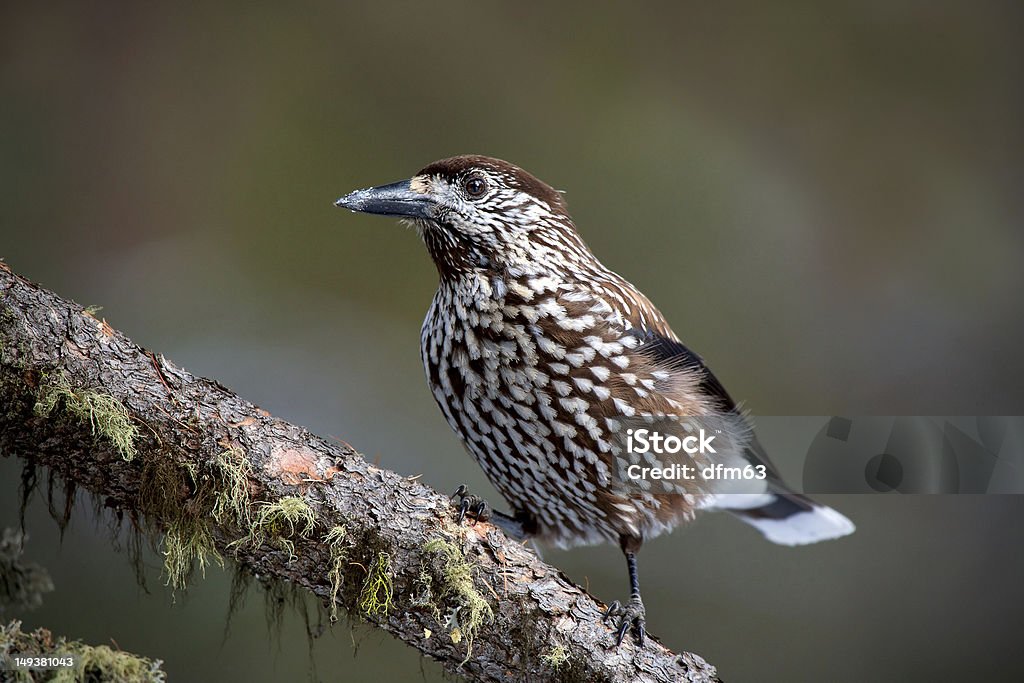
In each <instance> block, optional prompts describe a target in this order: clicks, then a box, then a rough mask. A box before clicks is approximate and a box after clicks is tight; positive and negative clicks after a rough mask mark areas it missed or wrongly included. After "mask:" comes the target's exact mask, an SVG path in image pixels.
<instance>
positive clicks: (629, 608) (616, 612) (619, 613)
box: [604, 595, 647, 647]
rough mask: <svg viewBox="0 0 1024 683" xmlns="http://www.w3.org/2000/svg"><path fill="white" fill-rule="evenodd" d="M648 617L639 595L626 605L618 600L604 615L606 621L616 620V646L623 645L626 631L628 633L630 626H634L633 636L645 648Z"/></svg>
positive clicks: (609, 606)
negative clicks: (645, 626) (645, 627)
mask: <svg viewBox="0 0 1024 683" xmlns="http://www.w3.org/2000/svg"><path fill="white" fill-rule="evenodd" d="M646 616H647V610H646V609H644V602H643V600H641V599H640V596H639V595H634V596H633V597H632V598H630V600H629V602H627V603H626V604H625V605H623V604H622V603H621V602H619V601H618V600H616V601H615V602H613V603H612V604H610V605H608V609H607V610H605V613H604V620H605V621H609V620H612V619H615V620H616V621H615V628H616V637H615V644H616V645H622V640H623V638H625V637H626V631H628V630H629V628H630V626H632V627H633V636H634V637H635V638H636V643H637V645H639V646H640V647H643V646H644V636H645V635H646V631H645V629H644V624H645V623H646V620H645V617H646Z"/></svg>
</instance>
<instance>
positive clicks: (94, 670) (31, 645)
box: [0, 621, 166, 683]
mask: <svg viewBox="0 0 1024 683" xmlns="http://www.w3.org/2000/svg"><path fill="white" fill-rule="evenodd" d="M16 654H17V655H22V656H32V657H38V656H54V657H59V656H62V655H74V656H75V666H73V667H69V668H62V669H56V670H54V671H52V672H46V673H43V672H39V673H38V674H37V676H33V674H32V673H30V672H29V671H27V670H12V671H11V672H9V673H5V674H3V675H0V678H2V680H4V681H6V680H8V676H9V677H10V680H13V681H17V682H18V683H22V681H24V682H26V683H30V682H31V681H34V680H46V681H49V682H51V683H79V682H81V681H90V682H92V681H95V683H107V682H109V683H163V681H165V680H166V674H165V673H164V671H163V670H162V669H161V667H162V665H163V664H162V662H160V661H159V660H151V659H147V658H146V657H141V656H139V655H133V654H131V653H128V652H121V651H118V650H114V649H112V648H110V647H108V646H106V645H98V646H95V647H94V646H90V645H86V644H84V643H82V642H81V641H77V640H73V641H68V640H65V639H64V638H54V637H53V635H51V634H50V632H49V631H47V630H46V629H36V630H35V631H32V632H31V633H24V632H22V631H21V622H18V621H12V622H11V623H10V624H8V625H6V626H2V625H0V667H2V666H3V664H2V663H3V661H4V660H5V659H7V658H10V657H12V656H13V655H16Z"/></svg>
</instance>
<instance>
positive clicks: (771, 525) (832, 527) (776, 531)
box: [718, 493, 856, 545]
mask: <svg viewBox="0 0 1024 683" xmlns="http://www.w3.org/2000/svg"><path fill="white" fill-rule="evenodd" d="M769 495H770V497H771V501H769V502H767V503H765V504H764V505H759V506H758V507H750V508H748V507H743V508H738V507H732V508H730V507H729V506H728V504H727V503H726V504H722V502H724V501H720V502H719V505H718V507H719V508H724V509H726V510H728V511H729V512H731V513H733V514H734V515H736V516H737V517H739V518H740V519H741V520H743V521H744V522H746V523H747V524H749V525H750V526H752V527H754V528H755V529H757V530H758V531H760V532H761V533H762V534H764V537H765V538H767V539H768V540H769V541H771V542H772V543H778V544H779V545H807V544H808V543H817V542H818V541H828V540H831V539H833V538H840V537H842V536H846V535H847V534H852V533H853V531H854V529H855V528H856V527H854V525H853V522H851V521H850V520H849V519H847V518H846V517H844V516H843V515H841V514H840V513H838V512H836V511H835V510H833V509H832V508H830V507H828V506H826V505H820V504H818V503H815V502H814V501H813V500H811V499H810V498H807V497H806V496H801V495H799V494H796V493H773V494H769Z"/></svg>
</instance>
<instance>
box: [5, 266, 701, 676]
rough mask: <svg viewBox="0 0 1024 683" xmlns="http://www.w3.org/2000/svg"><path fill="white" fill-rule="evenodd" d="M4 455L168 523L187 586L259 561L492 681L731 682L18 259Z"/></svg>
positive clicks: (442, 500)
mask: <svg viewBox="0 0 1024 683" xmlns="http://www.w3.org/2000/svg"><path fill="white" fill-rule="evenodd" d="M0 345H2V346H0V398H2V403H0V452H2V453H3V454H4V455H10V454H15V455H18V456H20V457H22V458H25V459H26V460H28V461H30V462H32V463H38V464H42V465H45V466H47V467H50V468H52V470H53V471H56V472H57V473H59V474H60V475H61V476H62V477H63V478H64V479H65V480H67V481H69V482H72V483H73V484H75V485H78V486H82V487H84V488H86V489H88V490H89V491H91V492H92V493H93V494H95V495H96V496H98V497H100V498H101V499H102V500H103V501H104V504H105V505H106V506H108V507H110V508H113V509H114V510H115V511H116V512H117V513H118V514H124V515H127V516H128V517H129V518H130V519H132V520H136V521H138V523H139V524H142V525H143V526H144V528H145V529H147V530H148V531H150V532H152V533H159V532H163V534H164V540H163V544H164V552H165V553H166V554H167V557H168V563H167V567H166V568H165V570H166V572H167V575H168V577H169V578H170V580H171V581H172V583H173V584H175V585H182V586H183V585H184V582H185V581H186V579H187V578H188V575H189V573H190V571H191V568H192V566H193V565H194V564H197V563H198V564H199V565H200V566H202V565H203V563H205V562H209V561H217V560H218V559H219V558H220V557H221V556H222V555H231V556H233V557H235V558H236V559H237V561H238V562H239V563H241V564H242V565H243V566H244V567H246V568H248V569H249V570H251V571H253V572H255V573H258V574H260V575H270V576H273V577H276V578H279V579H282V580H284V581H288V582H291V583H293V584H295V585H299V586H302V587H305V588H307V589H309V590H311V591H312V592H313V593H315V594H316V595H317V596H318V597H319V598H320V599H321V600H322V601H324V603H325V605H327V606H328V608H329V609H331V610H332V612H334V611H335V610H336V607H335V605H336V604H340V605H341V606H342V607H344V608H345V609H347V610H348V611H349V613H350V614H352V615H358V616H360V617H362V618H364V619H365V620H366V621H369V622H371V623H373V624H375V625H377V626H379V627H380V628H382V629H384V630H385V631H387V632H389V633H391V634H392V635H394V636H395V637H396V638H400V639H401V640H403V641H404V642H406V643H408V644H409V645H410V646H412V647H415V648H416V649H418V650H420V651H421V652H422V653H424V654H426V655H429V656H430V657H433V658H434V659H436V660H438V661H440V662H441V663H442V664H443V665H444V667H445V668H446V669H448V670H450V671H453V672H456V673H458V674H460V675H462V676H464V677H466V678H468V679H471V680H479V681H508V680H526V679H529V680H531V681H556V680H586V681H680V680H686V681H716V680H718V679H717V677H716V673H715V669H714V667H712V666H710V665H708V664H707V663H705V662H704V660H703V659H701V658H700V657H698V656H696V655H692V654H683V655H681V656H680V655H677V654H675V653H673V652H671V651H670V650H668V649H667V648H665V647H664V646H662V645H661V644H660V643H658V642H657V641H656V640H655V639H653V638H649V639H648V641H647V645H646V646H645V647H644V648H643V649H642V650H640V649H638V648H637V647H636V645H635V644H634V643H633V642H631V640H630V639H627V640H626V642H624V643H623V644H622V646H620V647H616V646H615V645H614V638H613V635H612V633H611V631H610V629H609V628H608V627H607V626H605V625H604V624H602V622H601V615H602V610H603V605H601V604H600V603H598V602H597V601H595V600H594V599H593V598H592V597H591V596H590V595H588V594H587V593H586V592H584V591H583V590H582V589H580V588H579V587H578V586H576V585H574V584H573V583H571V582H570V581H569V580H568V579H567V578H566V577H565V576H564V575H563V574H562V573H561V572H559V571H558V570H557V569H554V568H553V567H550V566H548V565H546V564H544V563H543V562H541V561H540V560H539V559H538V558H537V557H536V555H535V554H534V553H533V552H531V551H530V550H528V549H526V548H524V547H522V546H521V545H519V544H517V543H515V542H513V541H510V540H509V539H507V538H506V537H505V536H504V535H503V534H502V533H501V532H500V531H499V530H498V529H496V528H495V527H493V526H491V525H489V524H486V523H483V522H481V523H477V524H476V525H473V526H470V525H469V523H466V524H465V525H463V526H461V527H460V526H458V525H456V524H455V522H454V518H453V514H452V507H451V505H450V503H449V500H448V498H447V497H445V496H443V495H440V494H438V493H437V492H436V491H434V490H433V489H430V488H429V487H427V486H424V485H423V484H421V483H419V482H418V481H414V480H412V479H409V478H405V477H401V476H399V475H398V474H395V473H394V472H390V471H388V470H384V469H381V468H378V467H375V466H373V465H371V464H369V463H367V462H366V461H365V460H364V459H363V458H362V457H361V456H360V455H359V454H358V453H356V452H355V451H354V450H353V449H352V448H351V447H349V446H348V445H347V444H344V443H335V442H331V441H327V440H325V439H322V438H320V437H318V436H316V435H314V434H310V433H309V432H308V431H306V430H305V429H303V428H301V427H298V426H295V425H292V424H289V423H287V422H285V421H283V420H279V419H277V418H274V417H272V416H271V415H269V414H268V413H267V412H266V411H264V410H261V409H260V408H258V407H256V406H254V405H253V404H251V403H249V402H248V401H245V400H244V399H242V398H240V397H238V396H236V395H235V394H233V393H232V392H230V391H228V390H227V389H226V388H224V387H223V386H221V385H220V384H218V383H217V382H215V381H211V380H208V379H203V378H199V377H194V376H192V375H191V374H189V373H188V372H186V371H184V370H182V369H181V368H178V367H176V366H174V365H173V364H171V363H170V362H168V361H167V360H165V359H164V358H163V357H162V356H160V355H156V354H153V353H150V352H148V351H145V350H144V349H142V348H140V347H138V346H137V345H135V344H134V343H133V342H132V341H131V340H129V339H128V338H127V337H125V336H124V335H122V334H121V333H119V332H117V331H115V330H113V329H112V328H111V327H110V326H109V325H108V324H107V323H106V322H105V321H103V320H99V319H97V318H95V317H94V316H93V314H91V313H90V312H89V311H86V310H84V309H83V308H82V307H81V306H79V305H78V304H76V303H74V302H71V301H67V300H64V299H61V298H60V297H58V296H56V295H55V294H53V293H51V292H49V291H47V290H45V289H42V288H40V287H38V286H37V285H34V284H32V283H31V282H28V281H27V280H25V279H24V278H21V277H20V276H18V275H15V274H14V273H13V272H11V270H10V269H9V268H8V267H7V266H6V265H5V264H3V263H2V262H0Z"/></svg>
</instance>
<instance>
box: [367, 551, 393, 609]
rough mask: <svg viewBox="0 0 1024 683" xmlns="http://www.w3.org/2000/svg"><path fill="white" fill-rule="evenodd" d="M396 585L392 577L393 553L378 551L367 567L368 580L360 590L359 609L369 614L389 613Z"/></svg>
mask: <svg viewBox="0 0 1024 683" xmlns="http://www.w3.org/2000/svg"><path fill="white" fill-rule="evenodd" d="M394 597H395V586H394V583H393V581H392V579H391V555H390V554H388V553H385V552H378V553H377V557H376V558H375V559H374V561H373V562H372V563H371V564H370V566H369V567H367V568H366V580H365V581H364V582H363V587H362V589H361V590H360V591H359V611H360V612H362V613H363V614H366V615H367V616H376V615H379V614H387V613H388V610H390V609H391V608H392V607H394Z"/></svg>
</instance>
